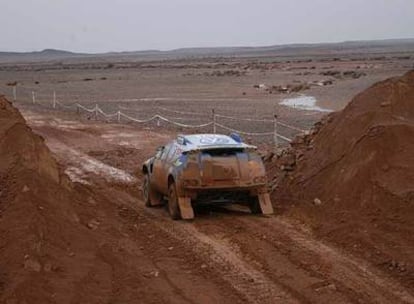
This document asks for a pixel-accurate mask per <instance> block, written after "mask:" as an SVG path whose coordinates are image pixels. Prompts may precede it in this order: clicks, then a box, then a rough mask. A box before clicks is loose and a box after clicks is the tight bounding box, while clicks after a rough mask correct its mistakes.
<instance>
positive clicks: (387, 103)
mask: <svg viewBox="0 0 414 304" xmlns="http://www.w3.org/2000/svg"><path fill="white" fill-rule="evenodd" d="M390 105H391V102H389V101H384V102H381V107H388V106H390Z"/></svg>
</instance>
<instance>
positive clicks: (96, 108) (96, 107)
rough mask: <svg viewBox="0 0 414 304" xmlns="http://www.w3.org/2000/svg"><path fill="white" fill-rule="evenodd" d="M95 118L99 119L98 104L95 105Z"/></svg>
mask: <svg viewBox="0 0 414 304" xmlns="http://www.w3.org/2000/svg"><path fill="white" fill-rule="evenodd" d="M95 120H98V104H96V105H95Z"/></svg>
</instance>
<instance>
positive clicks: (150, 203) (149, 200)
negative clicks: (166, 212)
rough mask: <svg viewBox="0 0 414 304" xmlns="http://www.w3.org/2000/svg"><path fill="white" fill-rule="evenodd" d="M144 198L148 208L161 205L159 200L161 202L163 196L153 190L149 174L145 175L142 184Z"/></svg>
mask: <svg viewBox="0 0 414 304" xmlns="http://www.w3.org/2000/svg"><path fill="white" fill-rule="evenodd" d="M142 196H143V198H144V202H145V206H146V207H154V206H155V205H157V204H159V200H161V195H160V194H159V193H158V192H156V191H155V190H153V189H152V187H151V180H150V177H149V175H148V174H145V175H144V182H143V184H142ZM157 200H158V201H157Z"/></svg>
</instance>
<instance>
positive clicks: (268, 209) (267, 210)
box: [258, 193, 273, 214]
mask: <svg viewBox="0 0 414 304" xmlns="http://www.w3.org/2000/svg"><path fill="white" fill-rule="evenodd" d="M258 198H259V205H260V209H261V210H262V213H263V214H273V206H272V202H271V201H270V195H269V193H262V194H259V195H258Z"/></svg>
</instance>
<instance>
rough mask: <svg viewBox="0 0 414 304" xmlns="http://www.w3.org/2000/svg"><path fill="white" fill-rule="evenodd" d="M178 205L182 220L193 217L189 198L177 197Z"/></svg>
mask: <svg viewBox="0 0 414 304" xmlns="http://www.w3.org/2000/svg"><path fill="white" fill-rule="evenodd" d="M178 206H179V207H180V212H181V218H182V219H184V220H190V219H193V218H194V210H193V207H192V206H191V198H189V197H179V198H178Z"/></svg>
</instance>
